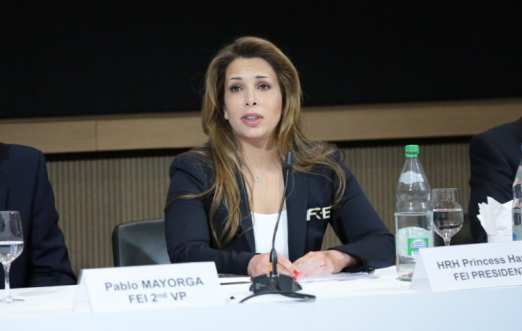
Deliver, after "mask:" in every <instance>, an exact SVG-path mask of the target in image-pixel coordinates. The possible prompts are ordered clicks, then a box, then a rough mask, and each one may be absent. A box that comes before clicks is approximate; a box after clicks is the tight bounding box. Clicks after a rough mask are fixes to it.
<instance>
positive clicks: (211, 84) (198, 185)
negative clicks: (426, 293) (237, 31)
mask: <svg viewBox="0 0 522 331" xmlns="http://www.w3.org/2000/svg"><path fill="white" fill-rule="evenodd" d="M300 98H301V88H300V84H299V77H298V74H297V71H296V69H295V68H294V66H293V64H292V63H291V62H290V60H289V59H288V58H287V57H286V56H285V55H284V54H283V53H282V52H281V51H280V50H279V49H278V48H277V47H276V46H274V45H273V44H272V43H270V42H268V41H266V40H264V39H260V38H254V37H244V38H240V39H237V40H236V41H235V42H234V43H232V44H231V45H229V46H226V47H225V48H223V49H222V50H221V51H220V52H219V53H218V54H217V55H216V57H215V58H214V59H213V60H212V62H211V63H210V65H209V68H208V70H207V76H206V88H205V95H204V100H203V110H202V123H203V130H204V132H205V133H206V134H207V135H208V136H209V142H208V143H206V144H205V145H203V146H201V147H198V148H195V149H194V150H192V151H190V152H187V153H184V154H181V155H179V156H177V157H176V158H175V159H174V161H173V163H172V166H171V168H170V177H171V182H170V186H169V191H168V197H167V206H166V208H165V230H166V240H167V248H168V253H169V257H170V260H171V262H173V263H175V262H194V261H214V262H215V264H216V267H217V270H218V272H219V273H232V274H248V275H250V276H252V277H255V276H258V275H261V274H268V272H269V251H270V248H271V245H272V232H273V229H274V224H275V223H276V219H277V213H278V210H279V206H280V203H281V199H282V195H283V191H284V175H283V174H284V173H283V168H282V163H283V162H284V161H285V157H286V155H287V151H289V150H291V151H292V152H293V171H292V173H291V174H290V176H289V178H288V186H287V187H288V188H287V192H286V195H285V200H284V206H283V213H282V216H281V223H280V225H279V230H278V234H277V237H276V248H277V251H278V254H279V258H278V266H277V268H278V271H279V272H280V273H283V274H287V275H290V276H295V275H298V274H299V272H298V270H297V266H299V265H301V264H303V265H304V264H307V265H311V264H313V265H315V266H319V267H321V268H324V269H325V270H327V271H329V272H333V273H335V272H340V271H353V272H355V271H362V270H367V269H368V268H382V267H388V266H390V265H392V264H394V262H395V242H394V237H393V236H392V235H391V234H390V232H389V231H388V229H387V228H386V227H385V226H384V224H383V223H382V221H381V219H380V218H379V216H378V215H377V213H376V212H375V210H374V209H373V207H372V206H371V204H370V203H369V201H368V199H367V198H366V196H365V195H364V193H363V192H362V191H361V188H360V187H359V184H358V183H357V181H356V179H355V178H354V176H353V174H352V173H351V172H350V170H349V169H348V168H347V167H346V166H345V165H344V163H343V162H342V160H341V159H342V158H341V152H340V151H339V150H337V149H336V148H335V147H334V146H332V145H329V144H325V143H321V142H316V141H311V140H309V139H307V138H306V136H305V135H304V134H303V132H302V129H301V109H300V107H301V106H300ZM328 223H329V224H331V225H332V227H333V229H334V231H335V232H336V234H337V236H338V237H339V238H340V240H341V242H342V245H340V246H337V247H332V248H330V249H328V250H326V251H321V245H322V241H323V236H324V233H325V230H326V227H327V225H328Z"/></svg>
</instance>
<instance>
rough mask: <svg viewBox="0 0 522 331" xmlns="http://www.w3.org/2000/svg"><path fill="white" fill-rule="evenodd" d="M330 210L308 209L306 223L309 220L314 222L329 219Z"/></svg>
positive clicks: (329, 208) (323, 208) (322, 208)
mask: <svg viewBox="0 0 522 331" xmlns="http://www.w3.org/2000/svg"><path fill="white" fill-rule="evenodd" d="M331 210H332V206H328V207H315V208H310V209H308V210H307V211H306V221H310V219H311V218H314V219H315V220H326V219H329V218H330V211H331Z"/></svg>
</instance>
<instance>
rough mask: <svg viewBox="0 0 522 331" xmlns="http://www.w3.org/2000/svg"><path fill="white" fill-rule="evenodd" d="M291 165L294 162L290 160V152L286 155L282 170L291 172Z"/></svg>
mask: <svg viewBox="0 0 522 331" xmlns="http://www.w3.org/2000/svg"><path fill="white" fill-rule="evenodd" d="M293 165H294V161H293V160H292V151H288V153H286V159H285V163H284V164H283V169H284V170H292V167H293Z"/></svg>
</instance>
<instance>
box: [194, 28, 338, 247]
mask: <svg viewBox="0 0 522 331" xmlns="http://www.w3.org/2000/svg"><path fill="white" fill-rule="evenodd" d="M239 58H246V59H250V58H261V59H264V60H265V61H266V62H268V63H269V64H270V65H271V67H272V69H273V70H274V72H275V73H276V75H277V78H278V81H279V86H280V88H281V94H282V98H283V113H282V116H281V120H280V122H279V124H278V126H277V127H276V132H275V148H276V152H277V154H278V155H279V157H280V158H281V160H284V159H285V157H286V152H287V151H289V150H292V151H293V160H294V161H293V164H294V166H293V169H294V170H295V171H299V172H305V173H310V172H311V171H312V169H313V168H314V167H316V166H325V167H328V168H331V169H332V170H333V171H334V172H335V174H336V176H337V178H338V179H339V183H340V184H339V186H338V189H337V191H336V192H335V198H334V205H337V204H339V203H340V202H341V199H342V196H343V194H344V190H345V186H346V184H345V182H346V178H345V177H346V176H345V174H344V171H343V169H342V168H341V166H340V165H339V164H338V162H337V161H336V160H334V159H333V158H332V154H333V153H334V152H335V149H333V148H332V147H330V146H329V145H327V144H325V143H321V142H313V141H310V140H308V139H307V138H306V137H305V135H304V134H303V131H302V123H301V84H300V82H299V75H298V74H297V70H296V69H295V67H294V65H293V64H292V62H291V61H290V60H289V59H288V57H286V56H285V54H283V52H282V51H281V50H280V49H279V48H277V47H276V46H275V45H274V44H272V43H271V42H269V41H267V40H265V39H261V38H256V37H242V38H239V39H237V40H235V41H234V42H233V43H232V44H230V45H228V46H226V47H224V48H223V49H221V50H220V51H219V52H218V54H217V55H216V56H215V57H214V59H213V60H212V62H210V65H209V66H208V69H207V74H206V80H205V94H204V96H203V109H202V126H203V131H204V132H205V134H207V135H208V137H209V140H210V146H211V154H208V153H204V152H203V151H202V150H201V149H195V150H194V151H193V152H194V153H198V154H201V155H203V156H205V157H207V158H209V159H210V161H211V162H212V163H213V165H214V170H215V181H214V183H213V184H212V186H211V187H210V188H209V189H208V190H207V191H205V192H202V193H201V194H198V195H191V196H185V197H186V198H192V197H196V196H202V195H207V194H210V193H213V194H214V196H213V199H212V203H211V208H210V215H209V222H210V224H209V225H210V228H211V230H212V234H213V236H214V238H215V240H216V241H217V243H218V245H219V247H220V248H223V247H225V246H226V245H227V244H228V243H230V241H231V240H232V239H233V238H234V236H235V235H236V234H237V233H238V232H239V229H240V226H241V212H240V202H241V201H240V200H241V194H240V189H239V186H238V183H237V180H236V176H237V175H239V176H242V172H241V161H240V160H241V155H240V154H239V151H238V143H237V141H236V138H235V136H234V132H233V130H232V127H231V126H230V124H229V123H228V121H227V120H225V118H224V113H223V110H224V105H225V101H224V95H225V76H226V70H227V68H228V66H229V64H230V63H232V62H233V61H234V60H236V59H239ZM220 205H224V206H225V208H226V210H227V212H228V216H227V219H226V220H225V225H224V227H223V229H222V233H221V235H220V236H219V238H218V236H217V232H216V228H215V225H214V216H215V214H216V212H217V210H218V208H219V206H220ZM243 216H246V215H243Z"/></svg>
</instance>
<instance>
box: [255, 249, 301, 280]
mask: <svg viewBox="0 0 522 331" xmlns="http://www.w3.org/2000/svg"><path fill="white" fill-rule="evenodd" d="M269 263H270V253H264V254H259V255H255V256H254V257H253V258H251V259H250V262H249V263H248V268H247V272H248V275H249V276H250V277H256V276H259V275H263V274H264V275H268V274H269V273H270V270H269V267H268V265H269ZM277 273H278V274H285V275H288V276H291V277H295V276H296V275H297V274H298V273H297V269H296V268H295V266H294V265H293V264H292V262H290V260H288V259H287V258H286V257H284V256H282V255H279V254H277Z"/></svg>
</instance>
